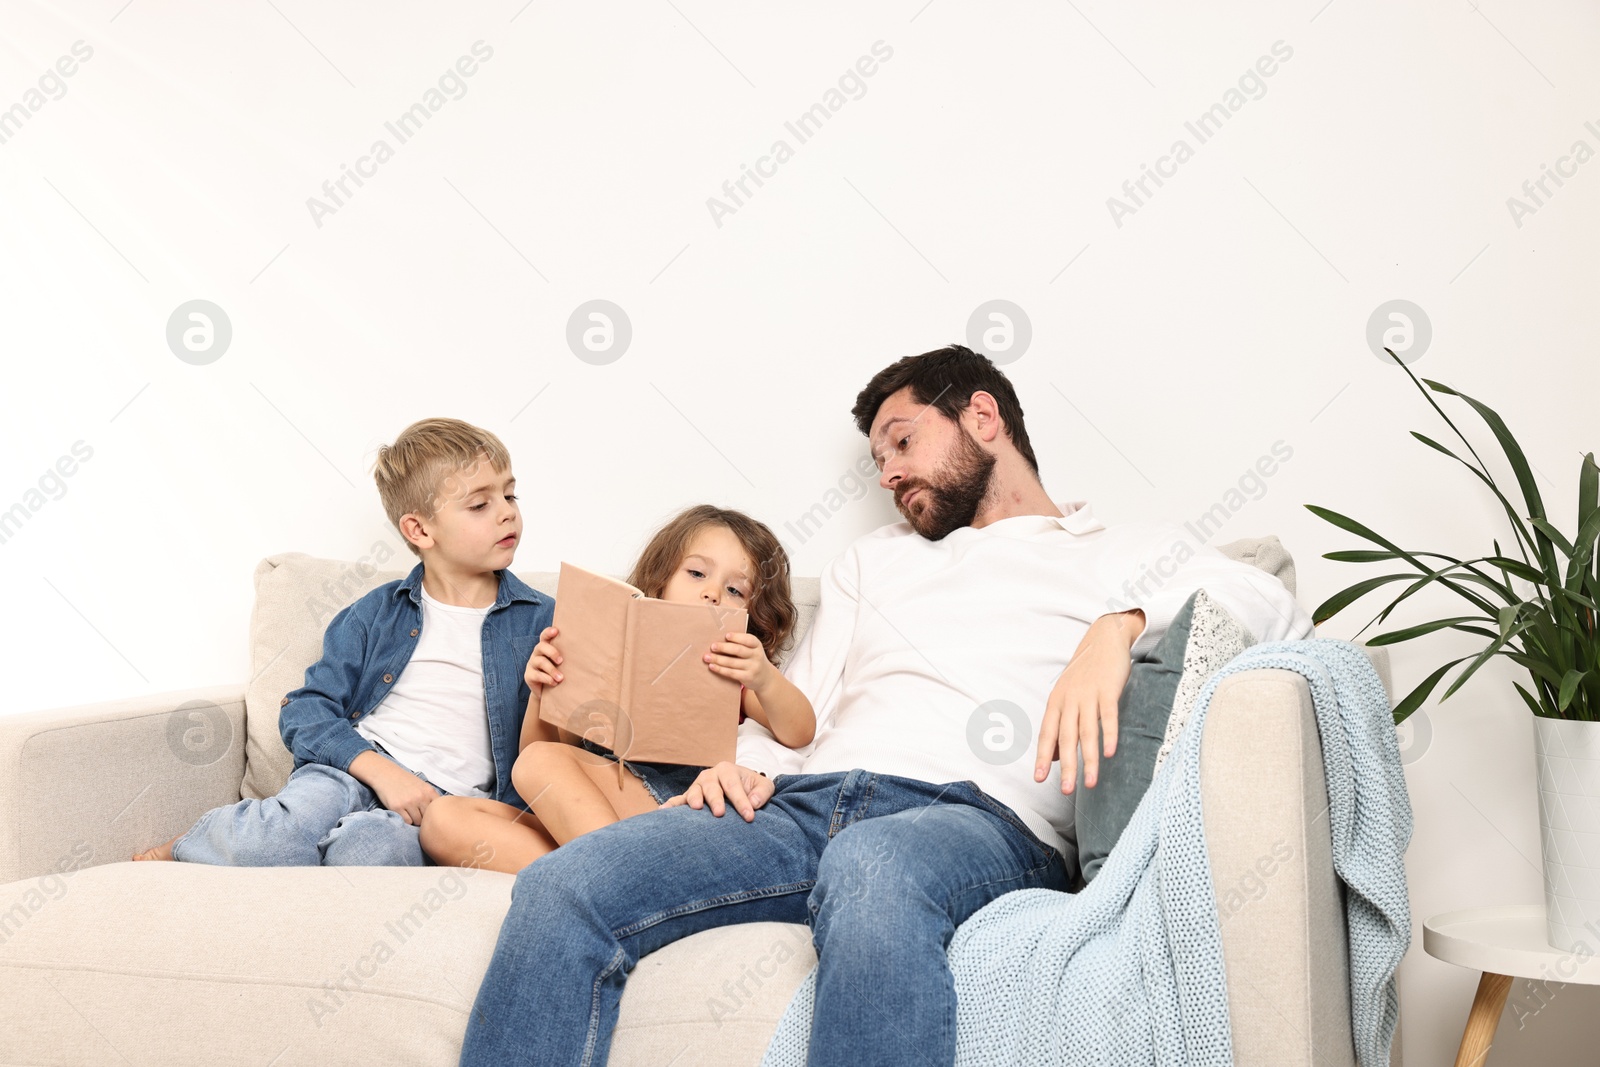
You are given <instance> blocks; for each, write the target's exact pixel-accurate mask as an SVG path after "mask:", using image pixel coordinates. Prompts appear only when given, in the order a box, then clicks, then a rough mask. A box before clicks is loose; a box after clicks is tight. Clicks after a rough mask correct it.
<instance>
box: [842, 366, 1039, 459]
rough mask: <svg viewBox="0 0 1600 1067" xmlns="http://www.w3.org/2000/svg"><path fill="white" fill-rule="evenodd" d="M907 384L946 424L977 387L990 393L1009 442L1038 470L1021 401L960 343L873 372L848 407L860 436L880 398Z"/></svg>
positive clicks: (957, 416)
mask: <svg viewBox="0 0 1600 1067" xmlns="http://www.w3.org/2000/svg"><path fill="white" fill-rule="evenodd" d="M907 386H910V387H911V398H912V399H913V400H915V401H916V402H917V403H919V404H927V405H929V406H930V407H932V408H933V409H934V410H936V411H938V412H939V413H940V414H942V415H943V416H944V417H945V418H947V419H950V420H951V421H952V422H955V421H958V420H959V419H960V418H961V413H962V412H963V411H965V410H966V407H967V404H968V402H969V401H970V400H971V399H972V394H973V393H976V392H978V391H979V390H982V391H983V392H985V393H988V394H989V395H990V396H993V397H994V401H995V405H996V406H997V407H998V408H999V411H1000V421H1001V422H1002V423H1003V424H1004V425H1005V429H1006V434H1007V435H1008V436H1009V437H1010V438H1011V443H1012V444H1013V445H1015V446H1016V449H1017V451H1018V452H1020V453H1022V458H1023V459H1025V460H1027V461H1028V466H1030V467H1032V468H1033V473H1034V474H1035V475H1037V474H1038V473H1039V461H1038V460H1037V459H1035V458H1034V456H1033V445H1032V444H1030V443H1029V441H1028V430H1027V427H1025V426H1024V425H1023V423H1022V405H1021V404H1020V403H1018V402H1017V393H1016V390H1014V389H1012V388H1011V382H1010V381H1009V380H1007V378H1006V376H1005V375H1004V374H1002V373H1001V372H1000V368H998V367H996V366H995V365H994V364H993V363H991V362H989V359H988V357H986V356H981V355H979V354H978V353H976V352H974V351H973V350H972V349H970V348H967V347H966V346H965V345H946V346H945V347H944V348H936V349H934V350H933V351H932V352H924V353H922V355H920V356H906V357H905V358H904V359H901V360H899V361H897V362H895V363H891V364H890V365H889V366H887V367H885V368H883V370H881V371H879V372H878V373H877V374H875V375H873V378H872V381H870V382H868V383H867V387H866V388H865V389H863V390H861V392H860V393H858V394H857V395H856V406H855V407H853V408H851V409H850V414H851V415H852V416H853V417H854V418H855V420H856V428H857V429H858V430H860V431H861V433H862V434H863V435H867V434H870V433H871V432H872V420H873V419H875V418H877V416H878V409H879V408H880V407H882V406H883V402H884V401H885V400H887V399H888V398H889V397H890V396H892V395H893V394H895V393H898V392H899V391H900V390H902V389H904V388H906V387H907Z"/></svg>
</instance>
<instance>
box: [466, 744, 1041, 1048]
mask: <svg viewBox="0 0 1600 1067" xmlns="http://www.w3.org/2000/svg"><path fill="white" fill-rule="evenodd" d="M775 785H776V791H775V793H774V794H773V796H772V799H771V800H769V801H768V802H767V803H766V805H765V806H764V807H761V808H758V809H757V810H756V814H755V821H753V822H749V823H747V822H745V821H744V819H743V818H742V817H741V816H740V815H739V813H738V812H736V811H735V810H733V808H732V807H731V806H729V807H728V809H727V812H726V814H724V815H723V816H722V817H721V818H718V817H716V816H714V815H712V814H711V812H710V809H709V808H707V809H704V810H700V811H696V810H695V809H693V808H689V807H676V808H659V809H657V810H655V811H652V812H646V813H645V814H643V815H638V816H635V817H633V818H630V819H624V820H623V821H621V822H618V823H613V824H612V825H610V826H605V827H602V828H601V829H599V830H596V831H593V832H592V833H588V834H585V835H584V836H582V837H579V838H577V839H576V840H574V841H572V842H571V843H569V844H567V845H563V846H562V847H561V848H559V849H557V850H556V851H554V852H552V853H550V854H549V855H546V856H542V857H540V858H539V859H538V860H536V861H535V862H534V863H532V864H529V865H528V866H527V867H525V868H523V869H522V871H521V873H519V874H518V875H517V880H516V884H515V886H514V888H513V889H512V896H511V909H510V911H509V912H508V913H507V914H506V918H505V922H504V924H503V925H502V926H501V928H500V940H499V943H498V944H497V945H496V947H495V952H494V958H493V959H492V960H491V961H490V964H489V970H488V973H487V974H486V975H484V979H483V984H482V986H480V987H479V990H478V996H477V1001H476V1003H475V1004H474V1006H473V1009H472V1013H471V1015H470V1016H469V1018H468V1023H467V1034H466V1042H465V1045H464V1047H463V1049H462V1054H461V1063H462V1064H463V1067H472V1065H478V1067H484V1065H489V1064H506V1063H519V1064H534V1065H538V1067H554V1065H557V1064H562V1065H569V1064H578V1065H584V1067H590V1065H599V1064H604V1063H605V1062H606V1057H607V1054H608V1053H609V1051H610V1045H611V1034H612V1030H613V1029H614V1028H615V1026H616V1022H617V1009H618V1004H619V1002H620V1001H621V999H622V987H623V982H624V980H625V978H626V976H627V974H628V972H630V971H631V970H632V969H633V968H634V966H635V965H636V964H637V963H638V962H639V958H640V957H641V956H643V955H645V954H646V953H649V952H653V951H654V950H656V949H658V948H660V947H662V946H663V945H666V944H669V943H670V942H673V941H676V940H678V939H679V938H683V937H687V936H688V935H690V934H693V933H698V932H699V931H701V930H709V929H711V928H713V927H718V926H726V925H729V924H732V923H746V922H788V923H800V922H803V923H807V924H809V925H810V927H811V931H812V942H813V944H814V945H815V946H816V949H817V954H818V957H819V963H818V971H817V991H816V1014H815V1026H814V1028H813V1030H812V1033H811V1053H810V1063H811V1064H812V1065H814V1067H822V1065H841V1067H842V1065H845V1064H848V1065H851V1067H856V1065H891V1064H893V1065H898V1064H918V1065H925V1064H930V1063H931V1064H951V1063H954V1062H955V1047H956V1046H955V1037H956V1035H955V1008H956V996H955V987H954V985H953V982H952V979H951V976H950V967H949V963H948V961H947V958H946V954H945V953H946V949H947V947H948V946H949V944H950V938H951V936H952V935H953V934H954V933H955V928H956V926H957V925H959V924H960V923H961V922H962V921H963V920H965V919H966V918H967V917H968V916H969V915H971V914H972V913H973V912H975V911H977V910H978V909H979V908H981V907H983V905H985V904H987V903H989V901H991V900H993V899H995V898H996V897H998V896H1000V895H1001V894H1003V893H1007V892H1010V891H1011V890H1014V889H1032V888H1047V889H1056V890H1062V891H1065V890H1066V888H1067V885H1068V878H1069V875H1068V872H1067V870H1066V863H1065V861H1064V860H1063V858H1062V856H1061V854H1060V853H1059V852H1057V851H1056V850H1055V849H1053V848H1051V847H1049V846H1048V845H1045V844H1043V843H1042V842H1040V841H1039V839H1038V838H1037V837H1035V836H1034V835H1033V833H1032V832H1030V831H1029V830H1028V829H1027V827H1026V826H1025V825H1024V824H1023V823H1022V821H1021V820H1020V819H1018V818H1017V816H1016V814H1015V813H1014V812H1012V811H1011V809H1009V808H1007V807H1006V806H1005V805H1003V804H1001V803H1000V802H998V801H996V800H994V799H993V798H991V797H989V796H987V795H985V794H984V793H982V792H981V791H980V790H979V789H978V788H977V787H976V786H974V785H973V784H972V783H971V782H950V783H946V784H944V785H932V784H929V783H927V782H919V781H915V780H912V779H909V778H900V777H895V776H893V775H886V774H871V773H868V772H867V771H862V770H854V771H841V772H836V773H829V774H792V775H790V774H786V775H780V776H779V777H778V778H777V779H776V780H775ZM1041 788H1043V787H1041ZM696 980H697V976H695V975H683V976H681V981H682V982H684V983H685V984H687V985H691V986H692V984H693V983H694V982H695V981H696ZM718 992H719V991H718V990H717V989H714V988H711V987H709V986H708V988H707V989H706V990H705V995H706V996H712V995H716V994H717V993H718ZM664 1040H666V1041H669V1042H670V1040H671V1038H670V1037H669V1038H666V1039H664ZM679 1051H681V1050H680V1049H677V1048H673V1047H668V1046H667V1045H663V1046H662V1049H661V1062H662V1063H666V1062H668V1061H670V1060H672V1059H673V1057H674V1055H675V1054H676V1053H678V1052H679Z"/></svg>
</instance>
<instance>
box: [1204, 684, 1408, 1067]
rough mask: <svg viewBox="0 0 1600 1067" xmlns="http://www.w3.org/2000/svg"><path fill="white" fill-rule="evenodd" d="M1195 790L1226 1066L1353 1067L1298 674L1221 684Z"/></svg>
mask: <svg viewBox="0 0 1600 1067" xmlns="http://www.w3.org/2000/svg"><path fill="white" fill-rule="evenodd" d="M1384 666H1387V665H1386V664H1384ZM1200 783H1201V785H1200V787H1201V800H1202V804H1203V810H1204V819H1205V835H1206V850H1207V852H1208V853H1209V854H1210V859H1211V877H1212V885H1213V888H1214V890H1215V893H1216V899H1217V914H1218V916H1219V917H1220V919H1221V921H1222V956H1223V960H1224V964H1225V966H1226V969H1227V988H1228V1012H1229V1021H1230V1026H1231V1029H1232V1033H1233V1051H1234V1056H1235V1062H1236V1063H1237V1064H1238V1065H1239V1067H1268V1065H1271V1067H1354V1064H1355V1047H1354V1042H1353V1039H1352V1036H1351V1021H1350V964H1349V949H1348V939H1347V933H1346V927H1345V916H1344V903H1343V890H1342V886H1341V885H1340V884H1339V881H1338V878H1337V876H1336V875H1335V874H1334V870H1333V845H1332V835H1331V830H1330V827H1329V824H1328V791H1327V782H1326V775H1325V772H1324V769H1323V764H1322V742H1321V737H1320V735H1319V733H1318V730H1317V721H1316V714H1315V709H1314V707H1313V705H1312V702H1311V690H1310V687H1309V686H1308V685H1307V684H1306V680H1305V678H1304V677H1303V676H1302V675H1300V674H1298V673H1296V672H1294V671H1288V670H1278V669H1261V670H1252V671H1243V672H1241V673H1239V674H1235V675H1232V676H1231V677H1228V678H1225V679H1223V681H1222V682H1221V683H1220V684H1219V685H1218V686H1217V688H1216V691H1215V692H1214V693H1213V694H1212V697H1211V704H1210V708H1209V710H1208V711H1207V713H1206V722H1205V732H1204V734H1203V736H1202V738H1201V746H1200Z"/></svg>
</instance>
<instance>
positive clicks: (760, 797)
mask: <svg viewBox="0 0 1600 1067" xmlns="http://www.w3.org/2000/svg"><path fill="white" fill-rule="evenodd" d="M773 789H774V786H773V784H772V780H771V779H770V778H768V777H767V776H766V775H764V774H762V773H761V772H760V771H753V770H751V769H750V768H749V767H741V766H739V765H738V764H736V763H729V762H728V761H727V760H723V761H722V762H721V763H719V764H717V765H716V766H715V767H707V768H706V769H705V770H703V771H701V772H700V776H699V777H698V778H696V779H695V780H694V784H693V785H691V786H690V787H689V788H688V789H686V790H684V791H683V792H682V793H680V794H679V795H678V796H675V797H670V798H669V799H668V800H667V802H666V803H665V804H662V805H661V806H662V807H663V808H676V807H678V806H680V805H683V804H687V805H688V806H689V807H691V808H694V809H695V810H696V811H699V810H700V809H701V808H703V807H705V806H706V805H707V804H708V803H709V804H710V805H711V814H713V815H715V816H716V817H717V818H719V819H720V818H722V815H723V812H724V811H726V810H727V809H726V808H725V807H723V800H724V798H726V799H727V802H728V803H729V804H732V805H733V807H734V809H735V810H736V811H738V813H739V814H740V815H742V816H744V821H745V822H752V821H754V820H755V817H756V809H757V808H759V807H761V805H763V804H765V803H766V802H767V801H769V800H771V799H772V791H773Z"/></svg>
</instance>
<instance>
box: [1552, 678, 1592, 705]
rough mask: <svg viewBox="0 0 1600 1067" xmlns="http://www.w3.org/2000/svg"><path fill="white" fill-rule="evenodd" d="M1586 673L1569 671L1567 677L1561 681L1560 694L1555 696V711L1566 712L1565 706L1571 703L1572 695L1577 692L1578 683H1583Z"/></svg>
mask: <svg viewBox="0 0 1600 1067" xmlns="http://www.w3.org/2000/svg"><path fill="white" fill-rule="evenodd" d="M1588 673H1589V672H1588V671H1580V670H1570V671H1568V672H1567V676H1566V677H1565V678H1563V679H1561V692H1560V693H1559V694H1557V695H1556V710H1557V711H1566V710H1567V705H1569V704H1571V703H1572V694H1573V693H1576V692H1577V691H1578V683H1579V682H1581V681H1583V679H1584V676H1585V675H1587V674H1588Z"/></svg>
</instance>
